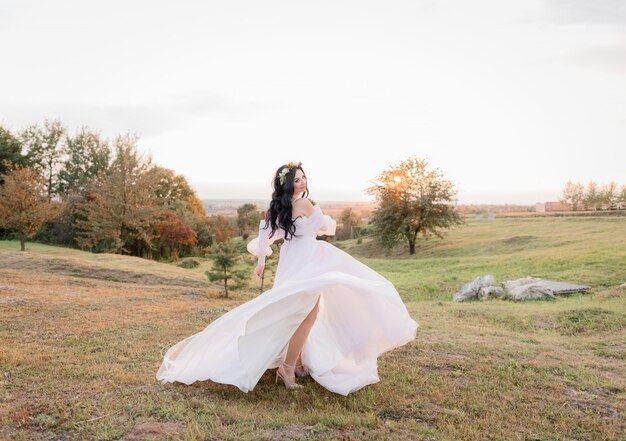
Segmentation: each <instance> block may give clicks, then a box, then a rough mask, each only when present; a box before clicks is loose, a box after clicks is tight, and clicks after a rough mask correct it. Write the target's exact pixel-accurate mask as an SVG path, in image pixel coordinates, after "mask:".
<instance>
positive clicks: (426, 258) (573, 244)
mask: <svg viewBox="0 0 626 441" xmlns="http://www.w3.org/2000/svg"><path fill="white" fill-rule="evenodd" d="M339 245H340V246H342V248H344V250H346V251H347V252H349V253H351V254H352V255H354V256H357V257H359V259H360V260H362V261H363V262H365V263H366V264H367V265H369V266H371V267H372V268H374V269H376V270H377V271H379V272H380V273H381V274H383V275H385V276H386V277H388V278H389V279H391V280H392V281H393V282H394V284H395V285H396V286H397V287H398V290H399V291H400V292H401V294H402V295H403V298H404V299H405V300H407V301H410V300H424V299H430V300H434V299H438V300H439V299H441V300H447V299H451V298H452V294H453V293H454V292H455V291H456V290H457V289H458V288H459V287H460V286H461V285H463V284H464V283H467V282H469V281H471V280H472V279H474V278H475V277H476V276H484V275H486V274H492V275H493V276H495V278H496V280H497V281H498V282H501V281H505V280H510V279H516V278H520V277H525V276H529V275H531V276H535V277H541V278H545V279H553V280H557V281H564V282H571V283H576V284H579V285H589V286H592V287H594V288H596V289H601V288H609V287H612V286H616V285H619V284H621V283H624V282H626V217H532V218H520V219H511V218H507V219H498V218H496V219H481V220H469V221H468V222H467V224H466V225H465V226H464V227H461V228H458V229H455V230H452V231H450V232H449V233H448V234H447V235H446V236H445V238H444V239H438V238H434V239H430V240H428V241H426V242H422V243H421V245H419V246H418V249H417V252H416V254H415V255H414V256H409V255H408V253H407V252H406V250H405V249H404V248H403V247H399V248H398V249H395V250H392V251H391V253H390V254H391V256H396V257H393V258H391V259H390V258H387V257H386V258H380V257H383V255H384V254H383V253H381V252H380V250H378V249H375V248H374V247H373V246H372V244H371V243H370V242H368V241H365V242H364V243H363V244H361V245H358V244H357V243H356V241H355V240H352V241H345V242H341V243H339ZM400 253H403V254H402V255H401V256H398V254H400Z"/></svg>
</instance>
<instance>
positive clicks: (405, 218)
mask: <svg viewBox="0 0 626 441" xmlns="http://www.w3.org/2000/svg"><path fill="white" fill-rule="evenodd" d="M367 192H368V193H369V194H371V195H373V196H375V198H376V201H377V202H378V207H377V208H376V209H375V210H374V212H373V213H372V217H371V221H370V222H371V224H372V234H373V235H374V237H376V238H378V239H379V241H380V242H381V243H382V245H383V246H385V247H391V246H393V245H395V244H396V243H397V242H398V241H400V240H402V239H404V240H406V241H407V242H408V245H409V253H410V254H415V243H416V241H417V238H418V236H419V235H422V236H423V237H429V236H431V235H433V234H434V235H436V236H437V237H443V231H444V230H446V229H449V228H452V227H454V226H455V225H460V224H462V223H463V220H462V218H461V216H460V215H459V213H458V212H457V211H456V210H455V208H454V206H453V201H454V198H455V196H456V193H457V192H456V190H455V189H454V187H453V184H452V182H451V181H449V180H446V179H444V178H443V174H442V173H441V172H440V171H439V170H438V169H434V170H429V169H428V163H427V161H426V160H424V159H418V158H414V157H413V158H409V159H407V160H404V161H401V162H399V163H398V164H395V165H393V166H391V167H390V168H389V169H387V170H384V171H383V172H381V173H380V175H379V176H378V177H377V178H376V180H374V181H373V185H372V186H371V187H370V188H368V189H367Z"/></svg>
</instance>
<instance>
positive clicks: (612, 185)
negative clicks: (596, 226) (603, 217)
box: [599, 181, 619, 210]
mask: <svg viewBox="0 0 626 441" xmlns="http://www.w3.org/2000/svg"><path fill="white" fill-rule="evenodd" d="M618 198H619V193H618V188H617V182H615V181H611V182H609V183H608V184H604V185H602V186H601V187H600V195H599V200H600V205H601V206H602V207H603V208H606V209H607V210H615V209H616V208H617V204H618V202H619V201H618Z"/></svg>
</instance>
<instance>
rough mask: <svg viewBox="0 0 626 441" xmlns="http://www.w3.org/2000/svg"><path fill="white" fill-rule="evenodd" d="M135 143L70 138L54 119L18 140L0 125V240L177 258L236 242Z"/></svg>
mask: <svg viewBox="0 0 626 441" xmlns="http://www.w3.org/2000/svg"><path fill="white" fill-rule="evenodd" d="M138 141H139V137H138V136H136V135H133V134H123V135H118V136H115V137H113V138H112V139H109V138H105V137H103V136H102V135H101V134H100V132H98V131H96V130H92V129H90V128H87V127H83V128H81V129H80V130H78V131H77V132H75V133H70V132H69V131H68V129H67V128H66V127H65V126H64V125H63V124H62V123H61V122H60V121H58V120H53V121H51V120H46V121H45V122H44V123H43V124H42V125H38V124H33V125H31V126H28V127H26V128H25V129H23V130H21V131H20V132H18V133H13V132H11V131H10V130H9V129H7V128H5V127H1V126H0V237H9V236H11V235H16V236H17V237H18V238H19V239H20V241H21V242H22V248H23V244H24V242H25V241H26V240H29V239H31V238H33V237H34V238H35V239H36V240H38V241H41V242H44V243H51V244H61V245H68V246H74V247H78V248H80V249H83V250H88V251H92V252H111V253H118V254H128V255H134V256H140V257H146V258H152V259H160V258H174V259H177V258H178V257H179V256H188V255H202V254H203V253H204V252H205V251H206V250H207V249H208V248H210V247H211V246H212V245H213V244H215V243H222V242H225V241H227V240H228V239H229V238H231V237H234V236H235V235H236V229H235V225H232V224H231V222H230V221H229V220H228V219H227V218H225V217H223V216H210V217H209V216H207V215H206V213H205V210H204V206H203V204H202V202H201V201H200V200H199V198H198V197H197V195H196V193H195V191H194V190H193V189H192V188H191V186H190V185H189V183H188V182H187V180H186V179H185V177H184V176H182V175H179V174H176V173H175V172H174V171H172V170H170V169H167V168H165V167H162V166H160V165H158V164H155V163H154V162H153V161H152V159H151V158H150V157H149V156H146V155H143V154H142V153H140V151H139V149H138ZM257 225H258V223H257ZM244 227H245V225H241V226H239V229H240V230H241V229H242V228H244Z"/></svg>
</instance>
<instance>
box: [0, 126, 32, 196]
mask: <svg viewBox="0 0 626 441" xmlns="http://www.w3.org/2000/svg"><path fill="white" fill-rule="evenodd" d="M12 164H15V165H19V166H22V167H23V166H25V165H26V158H25V157H24V155H22V144H21V143H20V141H19V140H18V139H17V138H16V137H15V136H14V135H13V134H12V133H11V131H10V130H9V129H6V128H4V127H2V126H0V175H3V174H5V173H7V172H9V169H10V167H11V165H12ZM2 183H3V181H2V178H1V176H0V185H2Z"/></svg>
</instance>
